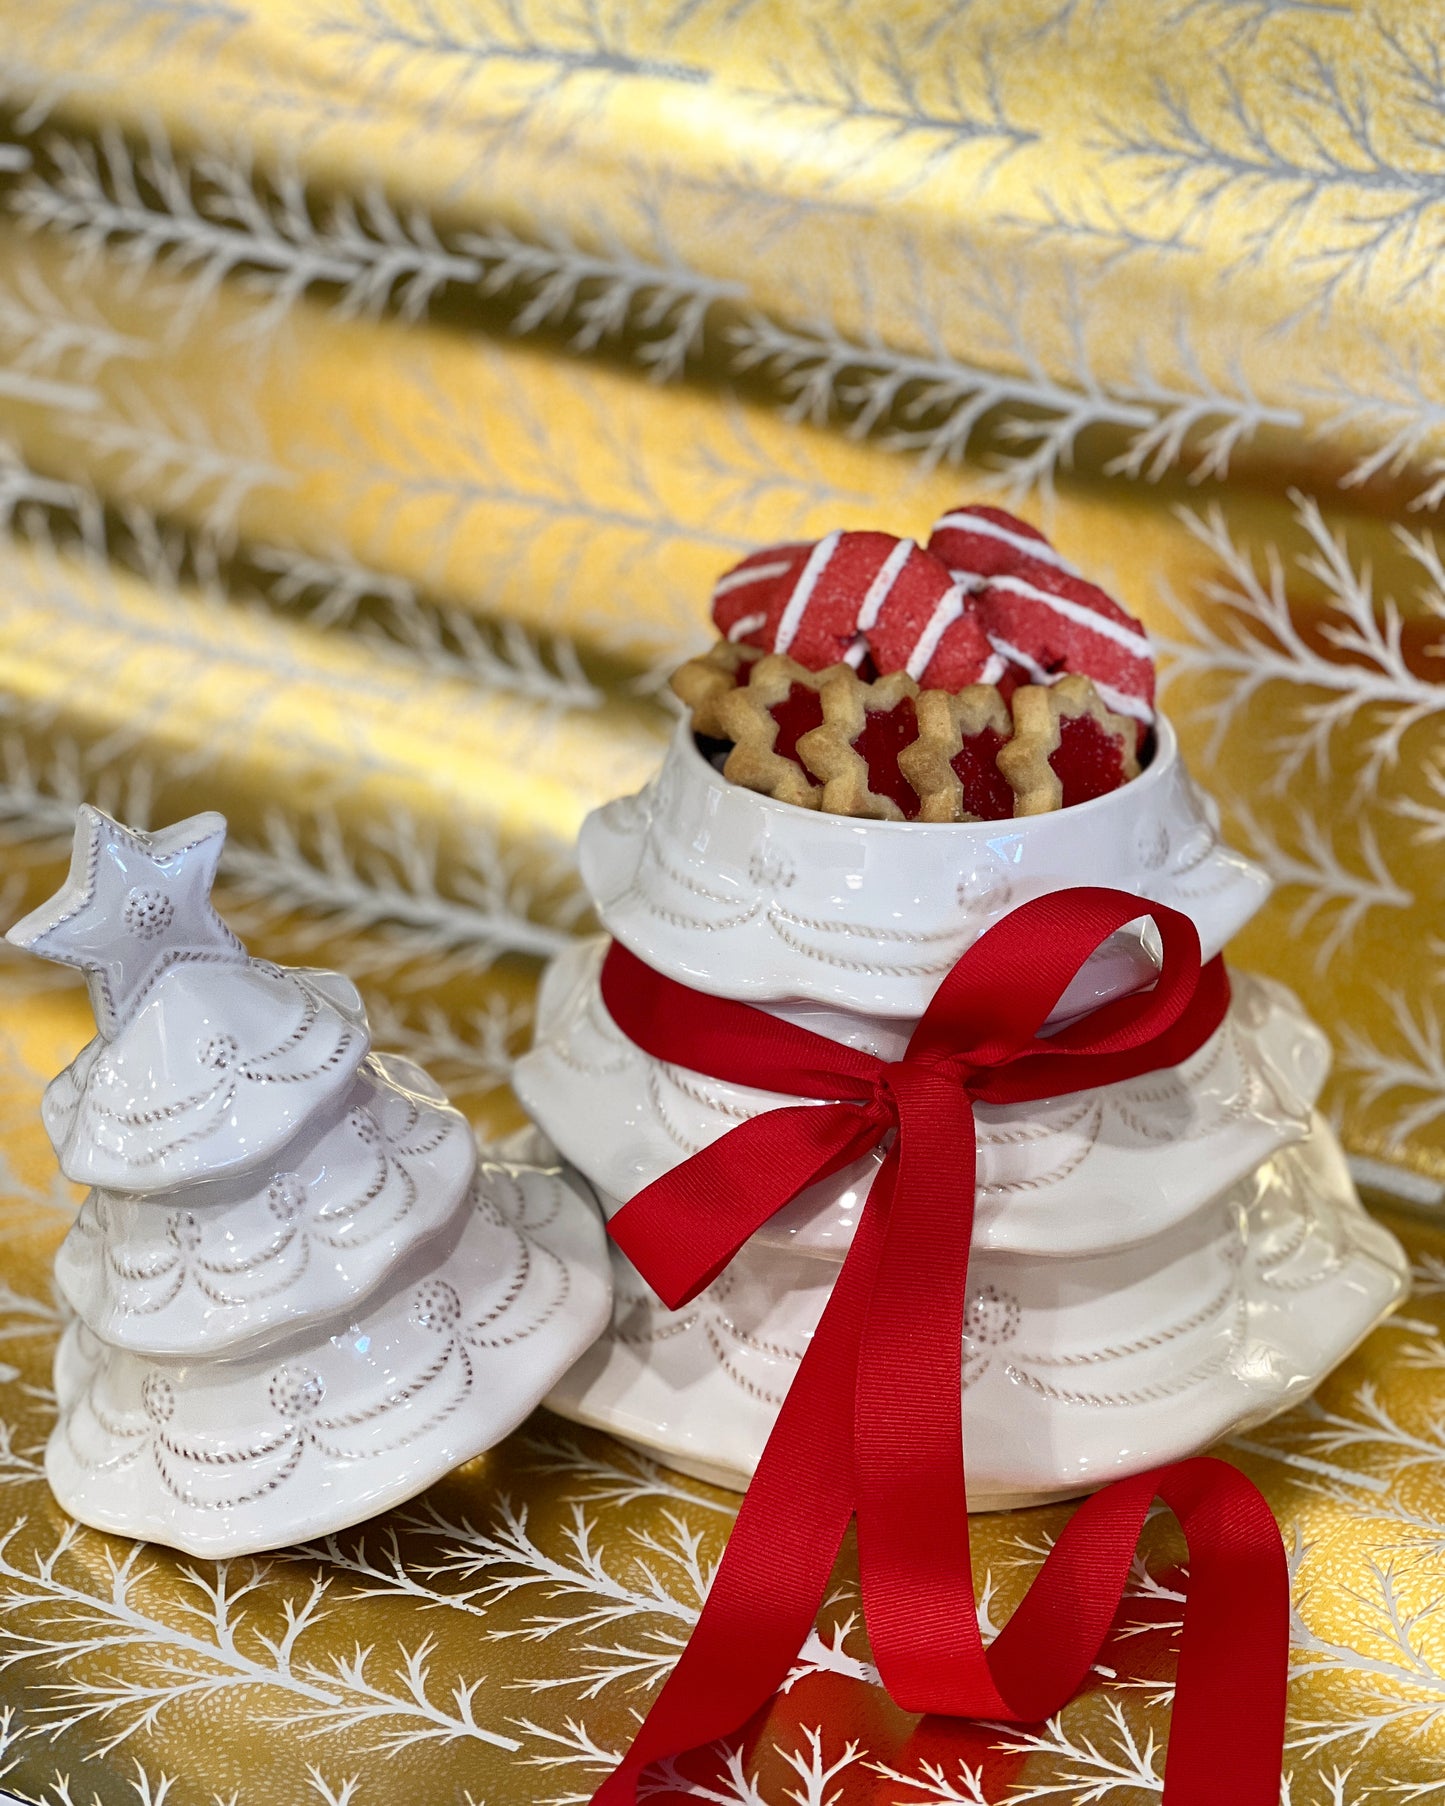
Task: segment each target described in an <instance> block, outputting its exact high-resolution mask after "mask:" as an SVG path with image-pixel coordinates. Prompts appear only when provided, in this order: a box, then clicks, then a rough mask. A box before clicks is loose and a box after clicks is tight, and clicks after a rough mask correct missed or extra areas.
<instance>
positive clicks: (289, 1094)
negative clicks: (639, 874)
mask: <svg viewBox="0 0 1445 1806" xmlns="http://www.w3.org/2000/svg"><path fill="white" fill-rule="evenodd" d="M368 1045H369V1041H368V1035H367V1029H366V1017H365V1014H364V1012H363V1010H362V1007H361V999H360V997H359V996H358V994H357V991H356V988H355V986H354V985H352V984H351V983H350V982H349V981H348V980H347V979H344V978H341V977H339V976H338V974H336V973H334V972H312V971H303V970H296V969H292V968H287V967H281V966H273V965H270V964H268V963H267V962H265V961H263V960H249V961H247V962H245V963H244V964H241V965H206V964H198V965H174V966H172V967H170V969H169V970H168V971H166V972H164V973H163V974H162V976H161V977H160V978H159V979H158V980H157V981H156V983H155V985H154V986H153V988H152V989H151V991H150V993H149V995H148V996H147V998H146V1000H145V1002H144V1003H143V1004H142V1005H141V1007H140V1009H139V1010H137V1011H136V1012H135V1014H134V1015H132V1016H131V1017H130V1018H129V1020H128V1021H127V1022H126V1023H125V1025H124V1026H123V1027H122V1028H121V1030H120V1032H119V1033H118V1034H117V1035H116V1038H115V1040H114V1041H104V1040H101V1039H99V1038H97V1039H96V1040H94V1041H91V1042H89V1043H88V1044H87V1046H85V1047H84V1048H82V1049H81V1051H80V1053H79V1054H77V1055H76V1057H75V1059H74V1060H73V1061H72V1062H71V1064H70V1065H69V1066H67V1067H66V1069H65V1070H64V1072H62V1073H60V1074H59V1076H58V1077H56V1078H55V1079H53V1080H52V1081H51V1082H50V1084H49V1085H48V1086H47V1087H46V1089H45V1096H44V1099H43V1100H42V1103H41V1115H42V1118H43V1120H44V1123H45V1128H46V1131H47V1133H48V1134H49V1136H50V1139H51V1142H52V1144H53V1145H54V1148H55V1151H56V1154H57V1155H58V1156H59V1158H60V1164H61V1167H62V1169H63V1171H64V1173H65V1176H66V1177H67V1178H68V1179H73V1180H74V1181H75V1182H76V1184H78V1185H96V1186H102V1187H105V1188H107V1189H113V1190H116V1191H128V1192H159V1191H166V1190H172V1189H174V1188H175V1187H177V1186H181V1185H190V1184H192V1183H194V1181H196V1180H197V1179H206V1178H209V1177H211V1176H212V1175H213V1174H216V1173H220V1172H233V1171H241V1170H244V1169H246V1168H248V1167H253V1166H256V1165H258V1164H259V1163H260V1162H262V1161H266V1160H270V1159H271V1158H272V1157H273V1156H274V1155H275V1154H276V1153H277V1152H278V1151H279V1150H280V1149H281V1147H282V1146H283V1145H284V1144H285V1143H286V1142H287V1141H289V1140H290V1138H291V1137H292V1136H293V1135H294V1134H295V1133H296V1131H297V1130H298V1129H299V1128H300V1127H301V1125H302V1124H304V1123H305V1122H307V1121H308V1120H309V1119H310V1117H311V1116H312V1115H313V1114H315V1113H316V1112H317V1111H320V1110H324V1109H325V1108H326V1106H327V1105H328V1104H330V1103H331V1102H332V1101H333V1100H335V1099H337V1098H339V1097H341V1095H342V1094H343V1093H344V1092H346V1091H347V1090H348V1089H349V1088H350V1085H351V1080H352V1075H353V1074H354V1073H355V1071H356V1069H357V1067H358V1066H359V1065H360V1064H361V1062H362V1060H364V1059H365V1057H366V1052H367V1047H368Z"/></svg>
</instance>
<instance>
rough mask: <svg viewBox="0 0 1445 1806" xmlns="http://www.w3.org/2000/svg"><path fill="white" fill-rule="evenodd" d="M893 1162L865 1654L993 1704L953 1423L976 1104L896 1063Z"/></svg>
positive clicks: (870, 1395) (869, 1482) (896, 1672)
mask: <svg viewBox="0 0 1445 1806" xmlns="http://www.w3.org/2000/svg"><path fill="white" fill-rule="evenodd" d="M893 1083H894V1088H895V1091H896V1095H897V1101H898V1111H899V1129H898V1149H899V1161H898V1170H897V1179H896V1182H895V1186H894V1195H893V1200H892V1205H891V1208H890V1210H889V1216H888V1228H887V1235H886V1239H885V1242H884V1246H883V1252H882V1255H881V1258H880V1260H879V1266H878V1276H877V1279H876V1280H875V1281H874V1287H873V1296H872V1299H871V1301H870V1304H869V1309H868V1321H867V1326H866V1328H865V1330H864V1334H863V1342H862V1347H861V1351H860V1355H859V1363H858V1386H857V1406H856V1409H855V1417H854V1421H855V1424H856V1434H857V1463H858V1567H859V1573H860V1576H861V1579H862V1583H863V1609H864V1615H865V1616H866V1618H867V1621H868V1635H869V1638H870V1640H871V1642H872V1646H873V1657H874V1660H875V1661H876V1662H877V1664H878V1672H879V1674H880V1676H881V1678H882V1680H883V1684H884V1686H885V1687H886V1688H887V1689H888V1692H889V1693H890V1694H891V1695H892V1697H893V1698H894V1700H896V1701H897V1703H898V1704H899V1705H900V1706H902V1707H903V1708H904V1709H905V1710H906V1711H915V1712H943V1713H948V1714H950V1715H953V1716H958V1717H965V1718H987V1717H996V1716H997V1715H998V1712H997V1708H998V1706H999V1704H1000V1703H1001V1702H1000V1701H999V1698H998V1695H997V1691H996V1689H995V1688H994V1685H993V1680H992V1676H991V1675H990V1673H989V1670H988V1666H987V1664H986V1662H985V1659H984V1650H983V1641H982V1638H981V1636H980V1633H979V1628H978V1614H977V1611H976V1610H975V1607H974V1598H973V1569H972V1563H971V1560H970V1553H969V1537H968V1498H967V1491H966V1487H965V1481H964V1465H963V1455H964V1451H963V1425H962V1417H963V1410H962V1401H963V1392H962V1355H963V1326H964V1316H965V1309H966V1301H967V1288H968V1255H969V1244H970V1241H971V1239H972V1234H973V1209H974V1186H975V1180H976V1174H975V1162H976V1144H975V1136H974V1128H973V1111H972V1108H971V1105H970V1103H969V1100H968V1097H967V1095H966V1094H965V1093H963V1092H962V1089H961V1087H960V1084H959V1081H958V1079H957V1078H956V1077H954V1076H946V1075H945V1074H943V1073H941V1072H939V1071H938V1070H937V1069H936V1068H935V1069H933V1070H932V1071H930V1070H929V1069H928V1068H927V1067H923V1068H922V1069H921V1070H918V1071H914V1072H911V1073H910V1072H907V1071H902V1072H898V1071H895V1074H894V1077H893Z"/></svg>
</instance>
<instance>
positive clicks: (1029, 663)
mask: <svg viewBox="0 0 1445 1806" xmlns="http://www.w3.org/2000/svg"><path fill="white" fill-rule="evenodd" d="M988 642H989V644H990V645H991V646H992V647H993V649H994V651H995V652H996V653H999V654H1000V655H1001V656H1002V657H1004V658H1006V659H1007V660H1008V662H1009V663H1010V664H1011V665H1018V666H1020V667H1021V668H1022V669H1023V670H1025V671H1027V672H1028V674H1029V676H1030V677H1031V678H1032V679H1033V680H1034V682H1035V683H1036V684H1056V683H1057V682H1058V681H1059V679H1060V678H1061V677H1067V676H1068V672H1067V671H1045V670H1044V668H1043V666H1042V665H1039V664H1036V663H1035V662H1034V660H1033V659H1031V658H1030V657H1029V655H1028V653H1027V652H1021V651H1020V650H1019V648H1018V647H1017V646H1011V645H1010V644H1009V642H1008V641H1007V640H1005V639H1000V637H999V636H998V635H997V634H996V633H991V634H990V635H989V636H988ZM982 681H983V682H984V683H997V682H998V679H997V678H984V679H983V680H982ZM1089 681H1090V682H1091V683H1092V684H1093V686H1094V688H1095V689H1096V690H1097V691H1098V692H1099V700H1100V701H1101V702H1102V703H1103V705H1104V707H1105V708H1107V709H1112V710H1113V711H1114V713H1115V714H1116V715H1132V716H1133V718H1134V719H1135V720H1136V721H1142V722H1144V723H1145V724H1146V725H1147V724H1148V723H1149V722H1151V721H1152V720H1153V719H1154V711H1153V709H1151V708H1150V707H1149V705H1148V703H1147V702H1145V701H1144V700H1143V698H1142V697H1139V696H1128V695H1126V694H1125V693H1124V691H1123V690H1116V689H1115V688H1114V686H1113V685H1112V684H1104V683H1100V682H1099V680H1098V678H1097V677H1094V678H1091V679H1090V680H1089Z"/></svg>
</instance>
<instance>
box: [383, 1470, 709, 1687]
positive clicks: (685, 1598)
mask: <svg viewBox="0 0 1445 1806" xmlns="http://www.w3.org/2000/svg"><path fill="white" fill-rule="evenodd" d="M663 1521H664V1525H665V1529H664V1530H663V1531H661V1532H647V1531H638V1530H636V1529H633V1530H631V1531H629V1532H627V1533H625V1535H626V1542H627V1550H626V1555H625V1559H618V1558H616V1557H615V1556H614V1555H613V1553H612V1552H611V1551H610V1550H609V1549H608V1547H607V1546H606V1545H605V1544H604V1543H602V1542H601V1541H600V1540H599V1533H598V1529H597V1525H596V1523H595V1522H594V1520H593V1519H592V1518H591V1517H590V1516H589V1515H588V1514H587V1512H586V1511H585V1509H584V1508H583V1507H582V1506H581V1505H577V1504H574V1505H573V1506H572V1509H571V1513H570V1518H569V1520H568V1521H567V1523H566V1524H565V1525H564V1527H563V1529H562V1531H561V1541H562V1547H563V1553H561V1554H560V1555H559V1554H553V1553H551V1552H550V1550H549V1549H547V1548H545V1547H543V1546H542V1545H541V1544H540V1543H538V1541H537V1540H536V1539H535V1538H534V1537H533V1535H532V1533H531V1531H530V1528H529V1525H528V1518H527V1513H526V1511H525V1509H521V1508H516V1507H514V1506H513V1505H512V1504H511V1502H510V1501H509V1500H507V1499H505V1498H503V1499H499V1500H498V1501H497V1503H496V1507H495V1516H494V1521H493V1522H492V1523H491V1524H489V1525H483V1526H476V1525H473V1524H472V1523H470V1522H469V1521H467V1520H466V1519H451V1518H448V1517H446V1516H445V1515H444V1514H443V1513H442V1511H441V1509H440V1508H439V1507H437V1506H436V1505H433V1504H432V1503H431V1502H430V1501H423V1502H422V1503H421V1504H420V1505H418V1506H416V1507H412V1508H410V1509H409V1510H407V1511H406V1512H405V1513H404V1514H403V1522H404V1523H405V1524H406V1525H407V1526H408V1527H409V1528H413V1529H417V1530H420V1531H422V1532H424V1533H425V1534H426V1535H427V1536H428V1537H429V1538H431V1539H434V1540H435V1542H436V1545H437V1547H436V1554H435V1556H434V1557H433V1558H432V1560H431V1562H430V1563H429V1564H428V1565H426V1566H425V1568H424V1569H423V1570H422V1572H423V1573H424V1575H425V1576H426V1577H427V1578H428V1579H431V1580H434V1581H442V1582H448V1583H453V1582H457V1581H460V1582H462V1583H463V1590H462V1591H461V1592H460V1594H457V1593H456V1592H454V1591H453V1588H452V1587H451V1586H450V1585H449V1586H448V1592H449V1594H450V1595H451V1596H452V1597H460V1598H462V1599H464V1600H466V1601H467V1602H468V1603H470V1604H475V1605H481V1606H495V1605H497V1604H498V1603H500V1602H501V1601H503V1600H508V1599H522V1600H525V1601H528V1602H530V1601H533V1600H535V1601H536V1606H535V1609H533V1610H531V1611H530V1612H529V1613H528V1615H527V1616H526V1617H524V1618H523V1619H522V1620H521V1621H520V1623H517V1624H515V1625H513V1626H511V1627H508V1628H498V1629H496V1630H494V1631H493V1632H492V1635H493V1636H495V1637H498V1638H504V1639H510V1640H514V1641H515V1640H521V1641H522V1642H524V1643H541V1642H548V1641H551V1640H554V1639H557V1638H562V1637H565V1638H566V1639H567V1642H568V1646H569V1648H570V1649H571V1650H572V1651H573V1652H574V1653H573V1656H572V1662H571V1665H570V1666H569V1670H568V1672H567V1673H566V1674H565V1675H561V1676H556V1675H548V1676H544V1677H534V1678H527V1677H522V1678H521V1680H520V1682H519V1684H520V1685H521V1686H523V1687H524V1688H525V1689H527V1690H528V1691H531V1692H537V1693H541V1692H550V1691H554V1690H556V1689H557V1688H575V1689H576V1690H577V1692H578V1696H579V1698H582V1699H592V1698H596V1697H597V1696H598V1695H599V1694H601V1693H603V1692H604V1691H606V1690H607V1689H609V1688H611V1687H614V1686H619V1685H620V1686H622V1687H624V1688H626V1689H628V1690H633V1689H643V1690H650V1689H651V1688H653V1687H654V1686H656V1685H657V1684H658V1683H660V1681H661V1680H663V1679H664V1678H665V1677H666V1675H667V1673H668V1672H669V1671H670V1669H671V1668H672V1665H673V1664H674V1663H675V1662H676V1660H677V1658H678V1656H679V1655H680V1654H681V1652H682V1649H683V1647H684V1645H685V1644H686V1642H687V1640H688V1637H689V1635H690V1634H691V1632H692V1629H693V1626H694V1625H695V1624H696V1622H697V1617H698V1613H699V1611H700V1609H701V1606H702V1601H703V1599H704V1598H705V1597H706V1594H707V1589H708V1587H709V1586H710V1585H711V1582H712V1576H713V1572H714V1570H715V1560H713V1559H708V1558H705V1557H704V1555H703V1553H702V1548H703V1538H702V1536H701V1534H700V1533H699V1532H697V1531H696V1530H694V1529H693V1528H692V1527H691V1526H689V1525H688V1524H687V1523H686V1522H685V1521H684V1520H683V1519H682V1518H681V1517H679V1516H676V1515H675V1514H672V1513H665V1514H664V1520H663ZM579 1637H580V1638H581V1641H580V1642H579V1641H577V1639H578V1638H579ZM603 1638H606V1639H607V1640H606V1641H602V1640H599V1639H603Z"/></svg>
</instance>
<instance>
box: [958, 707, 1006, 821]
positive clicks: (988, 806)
mask: <svg viewBox="0 0 1445 1806" xmlns="http://www.w3.org/2000/svg"><path fill="white" fill-rule="evenodd" d="M1003 743H1004V737H1003V735H1002V734H1000V733H998V732H997V731H996V730H995V729H993V728H991V727H986V728H984V729H983V731H982V732H981V733H977V734H967V735H965V736H964V741H963V744H962V746H960V747H959V749H958V751H957V752H956V753H955V754H954V755H953V757H952V758H951V759H950V760H949V764H950V765H951V766H952V767H953V771H954V775H955V776H956V777H957V779H958V781H959V783H960V784H961V785H962V787H963V806H964V808H965V809H966V810H967V811H968V813H969V814H970V815H976V816H978V817H979V818H980V819H981V820H982V821H1007V820H1008V818H1009V817H1010V816H1011V815H1012V814H1013V812H1014V793H1013V791H1012V790H1011V789H1010V788H1009V782H1008V779H1007V778H1006V777H1005V776H1004V775H1003V773H1002V772H1001V771H1000V770H999V768H998V752H999V748H1000V747H1001V746H1002V745H1003Z"/></svg>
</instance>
